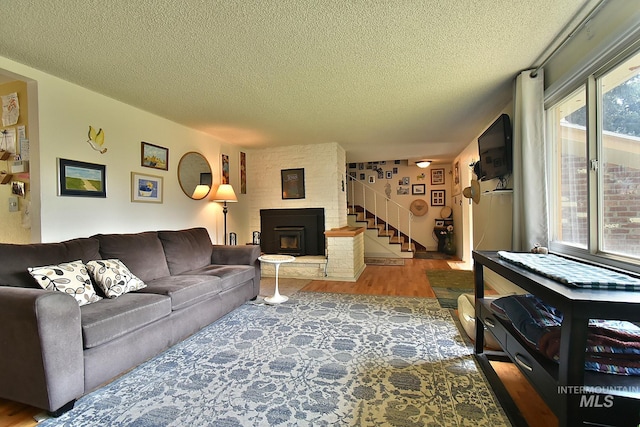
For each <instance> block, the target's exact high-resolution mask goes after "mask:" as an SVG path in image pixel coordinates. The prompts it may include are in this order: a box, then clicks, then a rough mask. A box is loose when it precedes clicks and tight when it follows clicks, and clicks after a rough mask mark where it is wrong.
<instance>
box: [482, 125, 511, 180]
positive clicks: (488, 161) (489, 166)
mask: <svg viewBox="0 0 640 427" xmlns="http://www.w3.org/2000/svg"><path fill="white" fill-rule="evenodd" d="M478 152H479V153H480V160H479V163H480V168H479V172H480V173H479V175H478V179H479V180H481V181H487V180H489V179H493V178H504V177H505V176H506V175H508V174H510V173H511V168H512V161H513V158H512V143H511V120H509V116H508V115H507V114H502V115H501V116H500V117H498V119H497V120H496V121H495V122H493V123H492V124H491V126H489V128H488V129H487V130H486V131H484V133H483V134H482V135H480V137H479V138H478Z"/></svg>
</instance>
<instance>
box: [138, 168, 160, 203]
mask: <svg viewBox="0 0 640 427" xmlns="http://www.w3.org/2000/svg"><path fill="white" fill-rule="evenodd" d="M162 191H163V185H162V177H161V176H155V175H146V174H142V173H138V172H131V201H132V202H142V203H162Z"/></svg>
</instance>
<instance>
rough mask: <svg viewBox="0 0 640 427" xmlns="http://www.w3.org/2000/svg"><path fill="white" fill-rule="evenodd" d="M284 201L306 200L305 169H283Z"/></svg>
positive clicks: (281, 174) (281, 175)
mask: <svg viewBox="0 0 640 427" xmlns="http://www.w3.org/2000/svg"><path fill="white" fill-rule="evenodd" d="M280 177H281V180H282V198H283V199H304V197H305V195H304V169H302V168H301V169H282V170H281V171H280Z"/></svg>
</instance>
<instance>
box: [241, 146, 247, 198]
mask: <svg viewBox="0 0 640 427" xmlns="http://www.w3.org/2000/svg"><path fill="white" fill-rule="evenodd" d="M240 194H247V154H246V153H243V152H242V151H241V152H240Z"/></svg>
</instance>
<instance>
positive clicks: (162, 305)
mask: <svg viewBox="0 0 640 427" xmlns="http://www.w3.org/2000/svg"><path fill="white" fill-rule="evenodd" d="M80 312H81V319H80V323H81V327H82V338H83V342H84V348H92V347H96V346H99V345H100V344H104V343H106V342H109V341H111V340H113V339H115V338H118V337H121V336H123V335H126V334H128V333H129V332H131V331H134V330H136V329H139V328H141V327H143V326H145V325H148V324H149V323H151V322H153V321H156V320H158V319H161V318H163V317H165V316H168V315H169V314H170V313H171V301H170V300H169V298H167V297H165V296H162V295H154V294H139V293H128V294H125V295H122V296H121V297H120V298H117V299H103V300H102V301H98V302H97V303H95V304H90V305H85V306H82V307H80Z"/></svg>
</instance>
